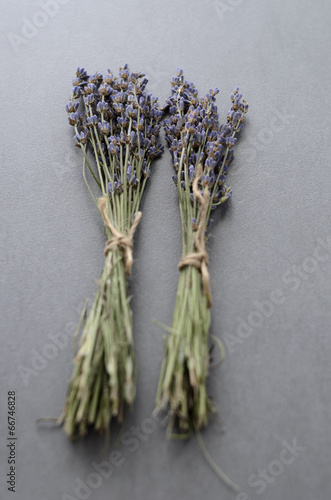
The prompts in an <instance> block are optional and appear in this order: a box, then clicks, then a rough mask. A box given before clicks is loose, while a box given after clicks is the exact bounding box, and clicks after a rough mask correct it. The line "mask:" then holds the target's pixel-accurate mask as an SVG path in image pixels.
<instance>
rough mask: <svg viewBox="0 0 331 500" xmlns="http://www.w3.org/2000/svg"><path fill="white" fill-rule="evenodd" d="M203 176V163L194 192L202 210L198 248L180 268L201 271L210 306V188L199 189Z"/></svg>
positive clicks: (196, 242)
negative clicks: (207, 245)
mask: <svg viewBox="0 0 331 500" xmlns="http://www.w3.org/2000/svg"><path fill="white" fill-rule="evenodd" d="M201 176H202V165H201V163H200V164H199V166H198V170H197V175H196V177H195V179H194V182H193V194H194V196H195V197H196V198H197V200H198V202H199V204H200V207H201V210H200V219H199V224H198V228H197V231H196V233H195V237H194V246H195V248H196V250H197V251H196V252H192V253H190V254H188V255H185V257H183V258H182V259H181V260H180V262H179V265H178V268H179V269H182V268H183V267H186V266H194V267H196V268H197V269H199V271H200V272H201V278H202V287H203V291H204V294H205V295H206V297H207V301H208V307H211V306H212V305H213V301H212V297H211V289H210V276H209V271H208V254H207V252H206V241H205V231H206V222H207V214H208V207H209V199H210V195H209V190H208V188H207V187H205V188H204V191H203V194H201V193H200V191H199V189H198V182H199V180H200V179H201Z"/></svg>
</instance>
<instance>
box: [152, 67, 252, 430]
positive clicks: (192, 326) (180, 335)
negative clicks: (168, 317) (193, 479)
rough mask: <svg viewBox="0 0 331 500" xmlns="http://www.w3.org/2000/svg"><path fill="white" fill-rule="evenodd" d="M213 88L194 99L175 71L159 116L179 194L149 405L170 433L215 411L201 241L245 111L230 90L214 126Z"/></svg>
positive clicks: (226, 191)
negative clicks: (164, 414)
mask: <svg viewBox="0 0 331 500" xmlns="http://www.w3.org/2000/svg"><path fill="white" fill-rule="evenodd" d="M218 92H219V91H218V89H215V90H210V91H209V93H207V94H206V95H205V96H204V97H202V98H200V99H199V98H198V91H197V89H196V88H195V87H194V85H193V83H190V82H187V81H186V80H184V77H183V72H182V70H179V71H178V73H177V76H176V77H175V78H173V79H172V95H171V97H170V98H169V99H168V100H167V104H168V106H169V113H170V118H169V119H167V120H164V130H165V134H166V140H167V143H168V147H169V150H170V152H171V156H172V162H173V166H174V168H175V175H174V176H173V180H174V182H175V184H176V186H177V189H178V196H179V207H180V215H181V224H182V258H181V261H180V263H179V269H180V276H179V284H178V291H177V299H176V305H175V310H174V316H173V321H172V326H171V328H169V329H168V331H169V333H170V335H169V338H168V341H167V343H166V345H165V354H164V360H163V364H162V368H161V375H160V381H159V386H158V391H157V397H156V404H157V407H158V408H163V409H164V408H169V412H170V421H169V431H170V432H171V430H172V428H173V425H174V423H177V424H178V427H179V431H180V432H181V433H182V434H184V435H185V434H186V435H187V434H189V433H190V432H191V431H195V430H198V429H200V428H201V427H203V426H205V425H206V424H207V422H208V417H209V414H210V413H212V412H215V407H214V405H213V403H212V402H211V400H210V399H209V397H208V395H207V390H206V379H207V375H208V368H209V327H210V308H211V306H212V297H211V290H210V278H209V272H208V254H207V251H206V247H205V241H206V234H207V227H208V222H209V221H210V214H211V212H212V211H213V210H214V209H216V208H217V206H218V205H221V204H222V203H224V202H225V201H226V200H228V199H229V198H230V196H231V193H232V191H231V189H230V188H229V187H228V186H227V185H226V183H225V181H226V176H227V173H228V168H229V164H230V163H231V161H232V159H233V146H234V145H235V143H236V141H237V138H236V135H237V134H238V133H239V132H240V130H241V129H242V128H243V126H244V116H245V113H246V112H247V111H248V104H247V103H246V102H245V101H244V100H242V96H241V94H240V93H239V89H238V88H236V89H235V91H234V92H233V94H232V95H231V101H232V106H231V109H230V110H229V112H228V116H227V123H226V124H224V125H219V123H218V118H219V116H218V111H217V106H216V105H215V95H216V94H217V93H218Z"/></svg>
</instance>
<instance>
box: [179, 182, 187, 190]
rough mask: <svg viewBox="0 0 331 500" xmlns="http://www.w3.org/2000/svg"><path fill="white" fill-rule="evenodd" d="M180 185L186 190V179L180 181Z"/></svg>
mask: <svg viewBox="0 0 331 500" xmlns="http://www.w3.org/2000/svg"><path fill="white" fill-rule="evenodd" d="M180 187H181V188H182V189H184V191H185V189H186V186H185V182H184V181H180Z"/></svg>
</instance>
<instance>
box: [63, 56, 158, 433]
mask: <svg viewBox="0 0 331 500" xmlns="http://www.w3.org/2000/svg"><path fill="white" fill-rule="evenodd" d="M146 84H147V80H146V78H144V75H143V74H142V73H132V72H130V71H129V68H128V66H127V65H125V66H124V67H123V68H120V71H119V74H118V75H114V74H113V73H112V72H111V71H110V70H108V72H107V73H106V74H105V75H102V74H100V73H95V74H94V75H88V74H87V73H86V71H85V70H84V69H82V68H78V70H77V73H76V78H75V79H74V81H73V85H74V87H73V89H72V91H71V97H70V101H69V103H68V104H67V106H66V110H67V113H68V118H69V124H70V125H72V126H73V127H74V129H75V134H76V135H75V137H74V139H75V142H76V145H77V146H78V147H79V148H80V149H81V150H82V153H83V176H84V180H85V183H86V186H87V188H88V190H89V192H90V194H91V197H92V199H93V201H94V203H95V205H96V207H97V208H98V210H99V211H100V214H101V216H102V219H103V222H104V225H105V231H106V234H107V242H106V247H105V265H104V269H103V271H102V273H101V276H100V278H99V280H98V290H97V293H96V296H95V299H94V302H93V304H92V307H91V311H90V312H89V314H88V316H87V315H86V310H85V311H84V313H83V317H82V320H83V325H82V337H81V341H80V348H79V350H78V353H77V355H76V357H75V360H74V371H73V375H72V378H71V381H70V384H69V388H68V393H67V399H66V403H65V407H64V410H63V414H62V416H61V422H63V424H64V430H65V432H66V433H67V434H68V435H69V436H70V437H71V438H75V437H77V436H82V435H84V434H85V433H86V432H87V430H88V427H89V426H91V427H93V428H94V429H95V430H97V431H99V432H103V431H105V430H108V429H109V423H110V420H111V418H112V417H114V418H116V419H117V420H118V421H119V422H120V421H121V420H122V418H123V412H124V408H125V405H128V406H132V403H133V400H134V397H135V392H136V363H135V356H134V349H133V334H132V312H131V308H130V304H129V302H130V297H129V295H128V283H127V280H128V277H129V275H130V273H131V268H132V263H133V259H132V249H133V236H134V233H135V230H136V228H137V226H138V224H139V221H140V218H141V212H139V206H140V202H141V199H142V195H143V192H144V189H145V186H146V182H147V179H148V178H149V176H150V174H151V164H152V161H153V160H154V159H155V158H157V157H158V156H160V155H161V153H162V151H163V146H161V145H160V144H158V143H157V137H158V135H159V130H160V127H161V124H160V121H161V117H162V114H163V112H162V110H161V109H160V108H159V107H158V103H157V98H156V97H153V96H152V94H147V93H146V92H145V86H146ZM88 149H89V150H90V151H91V152H92V154H94V160H95V163H94V164H93V165H91V163H90V161H89V158H88V155H87V152H88ZM86 167H87V168H88V169H89V171H90V178H91V179H92V181H94V182H96V184H97V186H98V188H99V190H100V194H101V197H100V198H98V199H95V197H94V196H93V193H92V190H91V188H90V185H89V183H88V181H87V176H86ZM86 316H87V317H86ZM80 326H81V325H79V327H78V329H80Z"/></svg>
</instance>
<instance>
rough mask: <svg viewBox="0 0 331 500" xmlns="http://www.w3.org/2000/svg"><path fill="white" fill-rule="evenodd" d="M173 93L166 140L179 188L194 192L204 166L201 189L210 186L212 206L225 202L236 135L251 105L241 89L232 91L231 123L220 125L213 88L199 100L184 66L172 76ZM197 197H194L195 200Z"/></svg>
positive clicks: (229, 115)
mask: <svg viewBox="0 0 331 500" xmlns="http://www.w3.org/2000/svg"><path fill="white" fill-rule="evenodd" d="M171 83H172V95H171V97H169V99H168V100H167V104H168V107H169V113H170V118H169V119H166V120H164V130H165V134H166V141H167V143H168V146H169V150H170V152H171V155H172V161H173V165H174V168H175V170H176V176H177V177H176V178H178V179H180V182H178V183H177V182H176V184H177V185H178V187H179V189H182V190H187V191H188V192H192V184H193V179H194V178H195V177H196V175H197V171H198V166H199V164H200V165H201V170H202V171H201V179H200V180H199V189H200V190H203V188H207V189H208V190H209V193H210V199H211V207H210V209H213V208H216V206H217V205H219V204H221V203H223V202H225V201H226V200H227V199H228V198H229V197H230V196H231V193H232V191H231V190H230V188H228V187H227V186H226V184H225V180H226V175H227V172H228V167H229V164H230V163H231V161H232V160H233V157H234V154H233V147H234V145H235V143H236V141H237V138H236V137H235V136H236V135H237V134H238V133H239V132H240V131H241V130H242V128H243V126H244V119H245V114H246V113H247V111H248V104H247V103H246V101H244V100H242V95H241V94H240V93H239V88H238V87H236V88H235V90H234V92H233V93H232V94H231V101H232V106H231V108H230V110H229V112H228V115H227V123H226V124H224V125H219V123H218V120H219V115H218V110H217V106H216V104H215V96H216V94H217V93H218V92H219V90H218V89H217V88H216V89H211V90H210V91H209V92H208V93H207V94H206V95H205V96H204V97H201V98H200V99H199V97H198V91H197V89H196V88H195V87H194V84H193V83H191V82H188V81H186V80H185V79H184V76H183V71H182V70H181V69H180V70H178V72H177V76H176V77H175V78H173V79H172V82H171ZM193 200H194V198H193V197H192V203H193Z"/></svg>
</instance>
